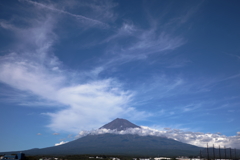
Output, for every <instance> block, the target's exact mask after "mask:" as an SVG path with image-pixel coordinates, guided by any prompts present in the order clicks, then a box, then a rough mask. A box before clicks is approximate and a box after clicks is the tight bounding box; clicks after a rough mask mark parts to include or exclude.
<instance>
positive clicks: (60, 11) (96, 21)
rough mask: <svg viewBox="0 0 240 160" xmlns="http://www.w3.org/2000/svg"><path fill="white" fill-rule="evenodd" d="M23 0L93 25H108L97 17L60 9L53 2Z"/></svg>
mask: <svg viewBox="0 0 240 160" xmlns="http://www.w3.org/2000/svg"><path fill="white" fill-rule="evenodd" d="M21 1H23V2H24V1H25V2H28V3H30V4H33V5H35V6H37V7H40V8H43V9H48V10H51V11H53V12H58V13H62V14H65V15H68V16H71V17H74V18H77V19H79V20H82V21H85V23H88V22H89V23H90V24H91V25H101V26H103V27H108V24H106V23H104V22H101V21H99V20H96V19H92V18H88V17H86V16H82V15H78V14H73V13H70V12H67V11H65V10H61V9H58V8H56V7H54V5H53V4H48V5H46V4H43V3H39V2H35V1H31V0H21Z"/></svg>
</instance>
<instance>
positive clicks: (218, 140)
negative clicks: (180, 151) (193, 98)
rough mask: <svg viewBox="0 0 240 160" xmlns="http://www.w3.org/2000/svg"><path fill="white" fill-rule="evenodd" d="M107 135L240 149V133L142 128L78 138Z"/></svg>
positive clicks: (111, 131)
mask: <svg viewBox="0 0 240 160" xmlns="http://www.w3.org/2000/svg"><path fill="white" fill-rule="evenodd" d="M105 133H111V134H121V135H124V134H137V135H140V136H158V137H167V138H171V139H174V140H177V141H180V142H183V143H188V144H192V145H196V146H200V147H206V144H207V143H208V144H209V146H212V145H213V144H214V145H216V146H219V145H220V146H221V147H223V146H226V147H232V148H240V136H239V132H238V134H237V135H235V136H226V135H222V134H219V133H216V134H215V133H202V132H189V131H184V130H180V129H171V128H165V129H164V130H158V129H153V128H149V127H146V126H141V128H129V129H126V130H123V131H117V130H110V129H98V130H92V131H81V132H79V134H78V135H77V136H76V138H80V137H83V136H86V135H88V134H93V135H97V134H105Z"/></svg>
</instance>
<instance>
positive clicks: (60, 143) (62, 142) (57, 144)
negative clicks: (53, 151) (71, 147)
mask: <svg viewBox="0 0 240 160" xmlns="http://www.w3.org/2000/svg"><path fill="white" fill-rule="evenodd" d="M65 143H68V141H66V142H64V141H61V142H59V143H56V144H55V146H59V145H62V144H65Z"/></svg>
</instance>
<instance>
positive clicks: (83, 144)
mask: <svg viewBox="0 0 240 160" xmlns="http://www.w3.org/2000/svg"><path fill="white" fill-rule="evenodd" d="M200 149H201V148H199V147H196V146H193V145H189V144H185V143H182V142H178V141H175V140H173V139H168V138H164V137H155V136H139V135H130V134H128V135H117V134H101V135H88V136H85V137H82V138H79V139H77V140H75V141H72V142H69V143H66V144H63V145H60V146H56V147H49V148H44V149H38V150H29V151H25V153H26V154H31V155H36V154H38V155H39V154H41V155H50V154H56V155H60V154H105V155H138V156H157V155H161V156H179V155H197V154H198V153H199V150H200Z"/></svg>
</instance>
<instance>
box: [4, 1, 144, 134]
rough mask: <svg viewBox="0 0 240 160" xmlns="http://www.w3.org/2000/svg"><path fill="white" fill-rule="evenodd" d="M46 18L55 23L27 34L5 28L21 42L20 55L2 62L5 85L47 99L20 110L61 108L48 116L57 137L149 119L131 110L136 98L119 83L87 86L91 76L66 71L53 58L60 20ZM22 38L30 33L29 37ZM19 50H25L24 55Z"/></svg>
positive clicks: (46, 22)
mask: <svg viewBox="0 0 240 160" xmlns="http://www.w3.org/2000/svg"><path fill="white" fill-rule="evenodd" d="M28 2H31V3H35V2H32V1H28ZM37 5H39V4H37ZM46 15H47V16H46V17H49V18H43V17H36V19H34V20H28V21H29V23H28V24H29V26H28V28H27V29H15V28H13V27H10V28H9V27H8V28H6V27H5V29H9V30H12V31H14V32H15V33H16V35H17V36H18V38H19V39H21V40H20V41H19V42H18V43H17V44H16V46H13V49H12V50H16V52H12V53H9V54H6V55H4V56H1V57H0V82H2V83H4V84H7V85H8V86H10V87H12V88H14V89H16V90H19V91H21V92H26V93H27V94H30V95H34V96H36V97H40V99H41V102H39V101H37V102H34V100H32V101H31V103H30V102H25V101H23V102H22V103H20V105H27V106H29V105H34V104H35V105H34V106H39V105H41V106H43V105H44V104H43V103H44V102H46V103H47V104H46V105H47V106H49V107H51V106H54V107H55V108H58V110H57V111H56V112H48V113H44V115H47V116H48V117H50V124H49V125H48V127H49V128H50V129H52V130H53V131H55V132H59V131H65V132H75V133H77V132H79V130H82V129H92V128H96V127H99V126H100V125H102V124H103V123H106V122H108V121H110V120H111V119H113V118H115V117H119V116H120V115H126V116H130V115H132V114H131V113H134V115H135V118H137V116H138V115H143V114H145V113H144V112H138V111H137V110H135V109H134V108H131V107H129V106H128V104H129V102H130V101H131V97H132V95H133V93H132V92H131V91H126V90H123V89H122V86H121V84H120V83H119V82H118V81H117V80H116V79H113V78H106V79H98V77H97V76H96V78H95V79H94V80H88V81H82V80H81V79H88V76H89V75H86V74H85V72H84V73H82V74H81V73H79V72H78V73H76V72H74V71H69V70H64V69H62V64H61V62H60V61H59V60H58V59H57V58H56V57H55V56H54V55H52V54H50V53H51V47H52V45H53V43H54V42H55V41H56V40H57V36H56V35H55V34H54V33H53V31H52V30H53V28H54V26H55V21H56V19H55V18H54V17H53V16H49V14H48V13H47V12H46ZM31 21H32V22H31ZM33 22H37V23H33ZM39 24H41V25H39ZM22 33H27V36H26V35H25V34H22ZM18 46H21V50H20V51H21V52H19V51H18V49H19V48H18ZM32 48H34V49H32ZM17 51H18V52H17ZM86 72H87V71H86ZM99 72H101V69H99V68H97V69H96V70H93V73H91V75H93V74H94V75H96V74H98V73H99ZM71 75H75V77H74V76H71ZM76 75H79V76H81V77H78V76H76ZM79 79H80V80H79ZM89 79H90V78H89ZM38 100H39V99H38ZM49 102H50V103H49ZM49 104H50V105H49ZM58 104H60V105H58ZM34 106H33V107H34ZM121 117H122V116H121Z"/></svg>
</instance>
